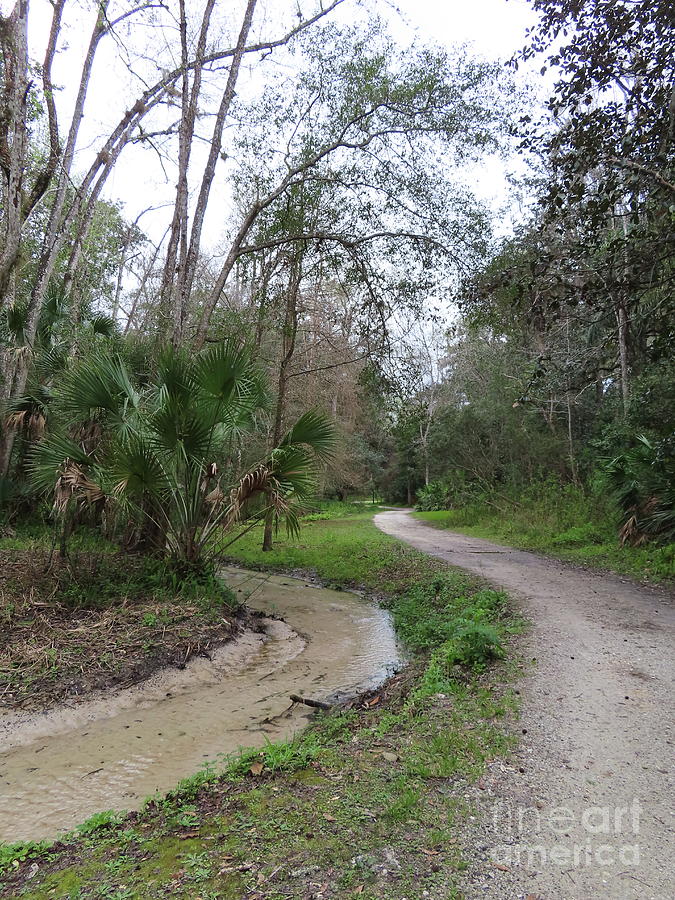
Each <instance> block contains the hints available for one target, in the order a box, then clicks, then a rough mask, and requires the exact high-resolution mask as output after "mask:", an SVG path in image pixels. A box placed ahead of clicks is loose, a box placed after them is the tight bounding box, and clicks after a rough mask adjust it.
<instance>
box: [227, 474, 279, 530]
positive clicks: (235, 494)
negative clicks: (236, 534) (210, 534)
mask: <svg viewBox="0 0 675 900" xmlns="http://www.w3.org/2000/svg"><path fill="white" fill-rule="evenodd" d="M275 487H276V481H275V479H274V478H273V477H272V472H271V470H270V468H269V467H268V466H266V465H265V464H264V463H263V464H261V465H259V466H257V467H256V468H255V469H252V470H251V471H250V472H247V473H246V474H245V475H244V476H243V477H242V478H241V480H240V482H239V484H238V485H237V486H236V487H234V488H233V489H232V490H231V491H230V504H229V509H228V512H227V518H226V520H225V525H226V528H227V527H229V526H230V525H233V524H234V523H235V522H238V521H239V520H240V519H241V514H242V511H243V509H244V507H245V506H246V504H247V503H248V501H249V500H250V499H251V498H252V497H254V496H255V495H256V494H270V493H272V492H273V491H274V488H275Z"/></svg>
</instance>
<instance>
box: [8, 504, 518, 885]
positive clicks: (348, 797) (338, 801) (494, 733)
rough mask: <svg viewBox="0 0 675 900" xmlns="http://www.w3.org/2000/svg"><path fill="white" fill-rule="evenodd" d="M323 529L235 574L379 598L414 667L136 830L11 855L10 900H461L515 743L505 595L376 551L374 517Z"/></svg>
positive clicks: (169, 799) (114, 829) (152, 808)
mask: <svg viewBox="0 0 675 900" xmlns="http://www.w3.org/2000/svg"><path fill="white" fill-rule="evenodd" d="M326 512H327V510H323V511H322V512H320V513H318V514H317V513H315V514H314V518H313V519H312V517H311V516H310V517H309V518H310V521H309V522H308V523H307V524H306V525H305V526H304V527H303V531H302V535H301V537H300V539H299V540H289V539H286V538H284V537H283V536H281V535H279V536H278V540H277V543H276V549H275V550H274V551H273V552H272V553H265V554H262V553H261V552H260V550H259V546H260V540H259V537H260V536H259V535H250V536H248V537H247V538H244V539H243V540H242V543H241V544H240V545H239V546H238V549H237V551H236V559H237V561H238V562H240V563H241V564H242V565H249V566H252V565H255V566H260V565H263V564H264V566H265V567H268V568H274V569H277V570H284V571H288V570H290V571H293V570H297V569H302V570H303V571H304V572H305V573H308V572H311V573H313V574H314V575H315V576H316V577H318V578H320V579H321V580H322V581H323V582H325V583H329V584H331V585H332V586H334V587H343V588H349V587H354V586H359V587H360V588H361V589H363V590H365V591H366V592H367V593H368V594H375V595H377V596H378V597H379V598H380V600H381V602H385V603H386V604H387V605H388V606H389V607H390V608H391V610H392V614H393V617H394V622H395V626H396V629H397V632H398V634H399V635H400V637H401V638H402V639H403V640H404V642H405V646H406V648H407V651H408V653H409V654H410V665H409V666H408V667H407V668H406V669H405V670H404V671H403V672H401V673H399V674H398V675H396V676H394V677H393V678H392V679H391V680H390V681H389V682H387V683H386V684H385V685H384V686H383V687H382V688H381V689H380V690H377V691H374V692H370V693H369V694H367V695H364V696H362V697H359V698H357V699H356V700H354V701H353V702H352V703H350V704H348V705H347V707H346V708H342V709H336V710H335V711H332V712H330V713H326V714H324V713H321V714H319V715H318V716H317V719H316V722H315V724H314V725H313V726H311V727H310V728H309V729H308V730H307V731H306V732H304V733H303V734H301V735H299V736H298V737H297V738H296V739H294V740H291V741H289V742H287V743H282V744H270V745H268V746H267V747H266V748H264V749H263V750H262V751H257V750H251V751H244V752H242V753H241V754H240V755H238V756H236V757H234V758H230V759H228V760H224V761H223V760H221V761H214V764H213V765H207V766H206V767H205V768H204V769H203V771H201V772H199V773H196V774H195V776H194V777H193V778H191V779H187V780H186V781H185V782H183V783H181V784H180V785H178V786H177V788H176V790H175V791H173V792H171V793H170V794H169V795H167V796H166V797H155V798H152V799H150V800H149V801H148V802H147V803H146V806H145V808H144V809H143V810H142V811H141V812H140V813H137V814H136V813H134V814H131V815H129V816H123V815H119V814H116V813H113V812H105V813H100V814H98V815H97V816H94V817H93V818H92V819H91V820H89V821H88V822H87V823H85V824H84V825H82V826H81V827H80V828H79V829H77V831H76V832H75V833H74V834H72V835H70V836H67V837H65V838H64V839H62V840H61V841H59V842H57V843H55V844H52V845H51V846H50V845H48V844H40V845H34V844H24V845H14V846H3V847H2V848H1V849H0V872H1V874H0V883H2V885H3V892H2V896H7V897H9V896H12V897H14V896H16V897H25V898H34V900H38V898H39V900H43V898H44V900H47V898H51V897H55V898H99V897H101V898H103V897H105V898H119V900H122V898H139V900H140V898H143V900H145V898H154V897H166V896H172V897H182V898H195V897H203V898H214V900H215V898H241V897H251V898H253V897H257V898H270V900H271V898H275V900H276V898H281V897H285V896H293V897H318V896H322V897H326V898H328V897H340V898H345V897H362V898H373V900H374V898H382V900H383V898H392V900H393V898H404V897H411V896H419V894H420V891H421V890H429V892H430V896H438V897H441V896H442V897H443V898H446V897H453V896H457V897H459V896H460V893H459V890H460V888H459V884H460V881H461V873H462V871H463V868H464V865H465V860H464V856H463V847H464V845H465V842H466V841H470V840H471V836H470V827H471V826H470V818H469V817H470V815H471V812H472V802H471V790H472V785H474V784H475V783H476V781H477V780H478V779H479V778H480V776H481V774H482V773H483V771H484V769H485V765H486V764H487V762H488V761H489V760H491V759H493V758H494V757H496V756H500V755H503V754H504V753H506V752H507V751H508V747H509V746H510V743H511V738H510V737H509V728H508V721H509V718H510V717H511V716H512V715H513V713H514V711H515V709H516V700H517V697H516V693H515V692H514V691H513V690H512V689H511V688H509V687H508V684H507V682H508V681H509V680H510V679H511V677H512V673H513V672H514V671H515V670H514V665H515V663H514V660H513V659H511V660H509V658H508V655H507V654H508V648H509V643H510V635H511V634H512V633H513V632H514V631H516V630H518V627H519V623H518V622H517V621H516V619H515V618H514V616H513V612H512V610H511V609H510V608H509V605H508V601H507V598H506V596H505V595H504V594H503V593H501V592H497V591H493V590H490V589H486V588H485V586H484V585H482V584H480V583H479V582H477V580H476V579H474V578H472V577H470V576H468V575H465V574H463V573H461V572H458V571H454V570H451V569H449V568H448V567H447V566H445V565H444V564H442V563H441V562H439V561H437V560H433V559H431V558H428V557H425V556H423V555H422V554H420V553H417V552H416V551H414V550H412V549H411V548H408V547H406V546H404V545H402V544H400V543H398V542H397V541H395V540H394V539H392V538H390V537H388V536H386V535H384V534H382V533H381V532H379V531H378V530H377V529H376V528H375V527H374V526H373V524H372V521H371V516H372V510H371V509H368V508H367V507H366V508H364V506H363V505H356V504H355V505H353V506H352V507H351V509H349V510H348V514H344V513H345V511H344V510H343V515H342V517H341V518H325V517H324V516H325V514H326ZM259 530H260V531H262V525H261V526H260V528H259ZM232 552H233V553H234V550H233V551H232ZM421 885H422V886H423V888H421V887H420V886H421Z"/></svg>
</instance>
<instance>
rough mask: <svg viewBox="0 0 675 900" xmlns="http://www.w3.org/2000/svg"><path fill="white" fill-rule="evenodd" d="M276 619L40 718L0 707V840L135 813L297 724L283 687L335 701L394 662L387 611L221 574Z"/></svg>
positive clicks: (304, 588)
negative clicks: (104, 813)
mask: <svg viewBox="0 0 675 900" xmlns="http://www.w3.org/2000/svg"><path fill="white" fill-rule="evenodd" d="M223 574H224V575H225V577H226V578H227V580H228V582H229V584H230V586H231V587H232V589H233V590H235V591H239V592H240V594H241V595H243V597H244V598H247V599H246V603H247V604H248V605H249V606H250V607H252V608H253V609H257V610H261V611H263V612H266V613H268V614H270V615H271V616H279V617H281V618H283V620H284V621H277V620H276V619H273V618H268V619H265V620H264V623H265V633H264V634H262V635H257V634H252V633H247V634H244V635H243V636H242V637H241V638H239V639H238V640H236V641H234V642H232V643H230V644H227V645H225V646H224V647H222V648H220V650H218V651H216V652H215V653H214V654H213V657H212V660H211V661H209V660H206V659H197V660H193V661H192V662H190V663H189V664H188V666H187V667H186V668H185V669H184V670H183V671H179V670H173V669H172V670H166V671H163V672H160V673H157V674H156V675H154V676H153V677H152V678H150V679H149V680H148V681H147V682H144V683H143V684H141V685H137V686H135V687H132V688H127V689H124V690H121V691H114V692H111V693H110V694H109V695H106V696H103V697H100V698H96V699H91V700H84V701H82V702H80V703H70V704H69V705H67V706H65V705H64V706H63V707H60V708H58V709H56V710H53V711H51V712H49V713H47V714H42V715H35V714H21V713H18V714H13V713H10V714H5V715H0V840H2V841H18V840H40V839H43V838H53V837H55V836H56V835H57V834H59V833H61V832H63V831H67V830H69V829H72V828H74V827H75V826H76V825H78V824H79V823H80V822H82V821H84V819H86V818H88V817H89V816H91V815H92V814H93V813H95V812H99V811H100V810H104V809H120V810H123V809H126V810H131V809H138V808H139V807H140V806H141V804H142V803H143V800H144V799H145V798H146V797H147V796H149V795H151V794H153V793H155V791H160V792H162V793H163V792H166V791H167V790H170V789H171V788H172V787H175V785H176V783H177V782H178V781H179V780H180V779H181V778H185V777H186V776H188V775H191V774H193V773H195V772H196V771H198V770H199V768H200V766H201V765H202V764H203V763H204V762H205V761H207V760H215V759H216V757H217V756H218V754H221V753H231V752H234V751H236V750H238V749H239V748H240V747H244V746H261V745H263V744H264V743H265V741H266V740H279V739H283V738H287V737H289V736H290V735H292V734H293V733H294V732H295V731H297V730H298V729H299V728H301V727H303V726H304V725H305V724H306V722H307V720H308V719H309V717H310V716H311V711H310V710H309V709H308V708H307V707H298V706H296V707H295V708H293V709H292V710H290V709H289V705H290V700H289V694H291V693H294V694H300V695H302V696H307V697H312V698H315V699H328V698H338V697H340V696H343V697H344V696H349V695H352V694H355V693H358V692H359V691H362V690H367V689H368V688H372V687H375V686H377V685H378V684H380V683H381V682H382V681H384V679H385V678H386V677H387V676H388V675H389V674H391V673H392V672H393V671H394V670H395V669H396V668H397V667H398V666H399V665H400V663H401V654H400V650H399V648H398V646H397V643H396V638H395V635H394V630H393V627H392V623H391V619H390V616H389V613H388V612H387V611H386V610H383V609H380V608H379V607H377V606H375V605H373V604H370V603H367V602H366V601H364V600H362V599H361V598H360V597H359V596H358V595H356V594H351V593H348V592H338V591H330V590H326V589H324V588H317V587H315V586H314V585H309V584H307V583H306V582H304V581H302V580H299V579H295V578H291V577H289V576H279V575H271V576H270V575H263V574H261V573H258V572H248V571H245V570H243V569H234V568H230V569H227V570H225V571H224V573H223Z"/></svg>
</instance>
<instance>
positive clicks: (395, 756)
mask: <svg viewBox="0 0 675 900" xmlns="http://www.w3.org/2000/svg"><path fill="white" fill-rule="evenodd" d="M382 758H383V759H386V760H387V762H396V761H397V760H398V753H389V752H388V751H387V750H384V751H383V752H382Z"/></svg>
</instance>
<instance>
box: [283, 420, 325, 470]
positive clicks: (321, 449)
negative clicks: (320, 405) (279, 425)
mask: <svg viewBox="0 0 675 900" xmlns="http://www.w3.org/2000/svg"><path fill="white" fill-rule="evenodd" d="M336 442H337V436H336V431H335V426H334V424H333V422H332V421H331V420H330V419H329V417H328V416H326V415H325V414H324V413H320V412H316V411H315V410H310V411H309V412H306V413H305V414H304V415H303V416H300V418H299V419H298V421H297V422H296V423H295V425H294V426H293V427H292V428H291V430H290V431H289V432H288V433H287V434H286V436H285V437H284V439H283V440H282V442H281V446H282V447H288V446H294V445H297V444H304V445H306V446H307V447H310V448H311V449H312V451H313V452H314V454H315V455H316V457H317V458H318V459H321V460H328V459H330V458H331V457H332V456H333V454H334V452H335V444H336Z"/></svg>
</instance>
